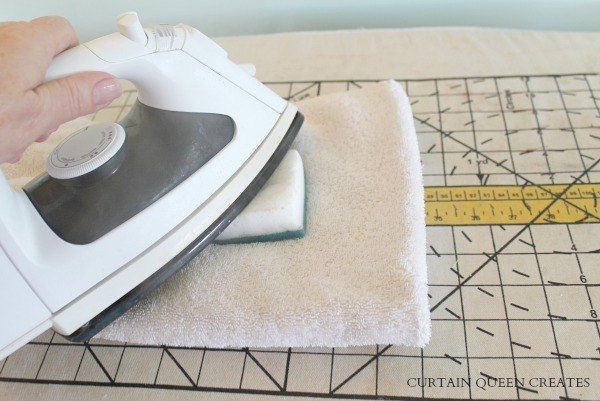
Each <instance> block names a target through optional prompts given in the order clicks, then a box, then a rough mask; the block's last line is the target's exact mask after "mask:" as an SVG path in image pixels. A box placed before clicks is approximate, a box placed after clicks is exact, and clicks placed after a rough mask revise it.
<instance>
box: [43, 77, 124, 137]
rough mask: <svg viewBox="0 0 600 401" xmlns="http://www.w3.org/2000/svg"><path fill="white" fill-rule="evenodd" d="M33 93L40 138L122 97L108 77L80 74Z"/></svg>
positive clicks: (115, 82)
mask: <svg viewBox="0 0 600 401" xmlns="http://www.w3.org/2000/svg"><path fill="white" fill-rule="evenodd" d="M34 92H35V93H36V94H37V96H38V100H39V102H38V104H39V110H37V112H38V113H37V117H38V118H37V119H36V120H37V121H36V123H37V124H36V125H37V127H36V128H37V129H36V131H38V133H42V134H43V133H48V132H52V131H54V130H55V129H56V128H57V127H58V126H59V125H60V124H62V123H65V122H67V121H71V120H73V119H75V118H77V117H81V116H84V115H86V114H91V113H93V112H95V111H97V110H99V109H101V108H103V107H105V106H107V105H108V104H109V103H110V102H111V101H113V100H114V99H116V98H118V97H119V96H120V95H121V93H122V88H121V84H120V82H119V81H118V80H117V79H116V78H114V77H113V76H112V75H110V74H107V73H104V72H82V73H78V74H73V75H69V76H67V77H64V78H60V79H55V80H52V81H48V82H46V83H44V84H42V85H40V86H38V87H36V88H35V89H34Z"/></svg>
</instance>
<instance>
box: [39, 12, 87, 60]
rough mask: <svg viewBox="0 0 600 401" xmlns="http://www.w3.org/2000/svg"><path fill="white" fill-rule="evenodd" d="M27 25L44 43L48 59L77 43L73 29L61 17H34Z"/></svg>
mask: <svg viewBox="0 0 600 401" xmlns="http://www.w3.org/2000/svg"><path fill="white" fill-rule="evenodd" d="M29 26H30V29H32V30H34V31H35V32H36V33H37V35H38V36H37V37H36V40H38V41H41V42H42V43H44V44H46V50H47V51H48V56H49V58H50V60H52V58H53V57H54V56H56V55H57V54H58V53H60V52H62V51H64V50H67V49H69V48H71V47H73V46H76V45H77V43H79V41H78V40H77V34H76V33H75V30H74V29H73V27H72V26H71V24H70V23H69V21H67V20H66V19H65V18H63V17H56V16H51V17H40V18H36V19H34V20H32V21H31V22H29Z"/></svg>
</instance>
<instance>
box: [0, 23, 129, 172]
mask: <svg viewBox="0 0 600 401" xmlns="http://www.w3.org/2000/svg"><path fill="white" fill-rule="evenodd" d="M75 45H77V36H76V34H75V31H74V30H73V27H71V25H70V24H69V22H68V21H67V20H66V19H64V18H61V17H42V18H37V19H34V20H33V21H31V22H7V23H3V24H0V163H3V162H10V163H15V162H17V161H19V159H20V158H21V155H22V154H23V152H24V151H25V149H26V148H27V147H28V146H29V145H30V144H31V143H33V142H36V141H37V142H42V141H45V140H46V139H47V138H48V137H49V136H50V134H51V133H52V132H54V131H56V129H57V128H58V126H59V125H60V124H62V123H65V122H67V121H70V120H73V119H75V118H77V117H80V116H84V115H86V114H90V113H93V112H95V111H96V110H98V109H101V108H103V107H104V106H106V105H108V104H109V103H110V102H111V101H112V100H114V99H116V98H117V97H119V96H120V95H121V92H122V89H121V84H120V83H119V81H118V80H116V79H115V78H114V77H113V76H111V75H110V74H107V73H104V72H83V73H79V74H74V75H70V76H68V77H65V78H61V79H56V80H53V81H49V82H46V83H43V81H44V76H45V74H46V69H47V68H48V65H49V64H50V62H51V61H52V59H53V58H54V56H56V55H57V54H59V53H60V52H62V51H63V50H66V49H68V48H70V47H73V46H75Z"/></svg>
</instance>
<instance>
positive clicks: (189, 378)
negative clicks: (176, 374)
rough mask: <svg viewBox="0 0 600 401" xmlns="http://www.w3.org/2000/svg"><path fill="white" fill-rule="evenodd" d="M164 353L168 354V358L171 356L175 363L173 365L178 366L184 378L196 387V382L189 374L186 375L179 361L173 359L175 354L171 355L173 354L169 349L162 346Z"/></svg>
mask: <svg viewBox="0 0 600 401" xmlns="http://www.w3.org/2000/svg"><path fill="white" fill-rule="evenodd" d="M164 350H165V353H166V354H167V355H169V358H171V360H172V361H173V362H174V363H175V365H177V367H178V368H179V370H181V373H183V375H184V376H185V378H186V379H187V380H188V381H189V382H190V383H191V384H192V386H194V387H196V383H195V382H194V380H192V378H191V377H190V375H188V373H187V372H186V371H185V369H184V368H183V366H181V364H180V363H179V361H178V360H177V359H175V356H173V354H172V353H171V351H169V349H168V348H166V347H164Z"/></svg>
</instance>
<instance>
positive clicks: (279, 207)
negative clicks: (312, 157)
mask: <svg viewBox="0 0 600 401" xmlns="http://www.w3.org/2000/svg"><path fill="white" fill-rule="evenodd" d="M305 195H306V194H305V186H304V166H303V165H302V158H301V157H300V154H299V153H298V152H297V151H296V150H294V149H292V150H290V151H289V152H288V153H287V154H286V155H285V157H284V158H283V160H282V161H281V163H280V164H279V166H278V167H277V169H276V170H275V171H274V172H273V174H272V175H271V177H270V178H269V180H268V181H267V182H266V183H265V185H264V186H263V187H262V189H261V190H260V191H259V192H258V194H256V196H255V197H254V199H253V200H252V202H250V203H249V204H248V206H246V208H245V209H244V210H243V211H242V212H241V213H240V214H239V215H238V216H237V217H236V218H235V220H233V221H232V222H231V224H229V226H228V227H227V228H226V229H225V230H224V231H223V232H222V233H221V235H219V236H218V237H217V239H216V240H215V241H214V243H216V244H243V243H250V242H267V241H279V240H284V239H292V238H301V237H304V234H305V232H306V207H305V205H306V196H305Z"/></svg>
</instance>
